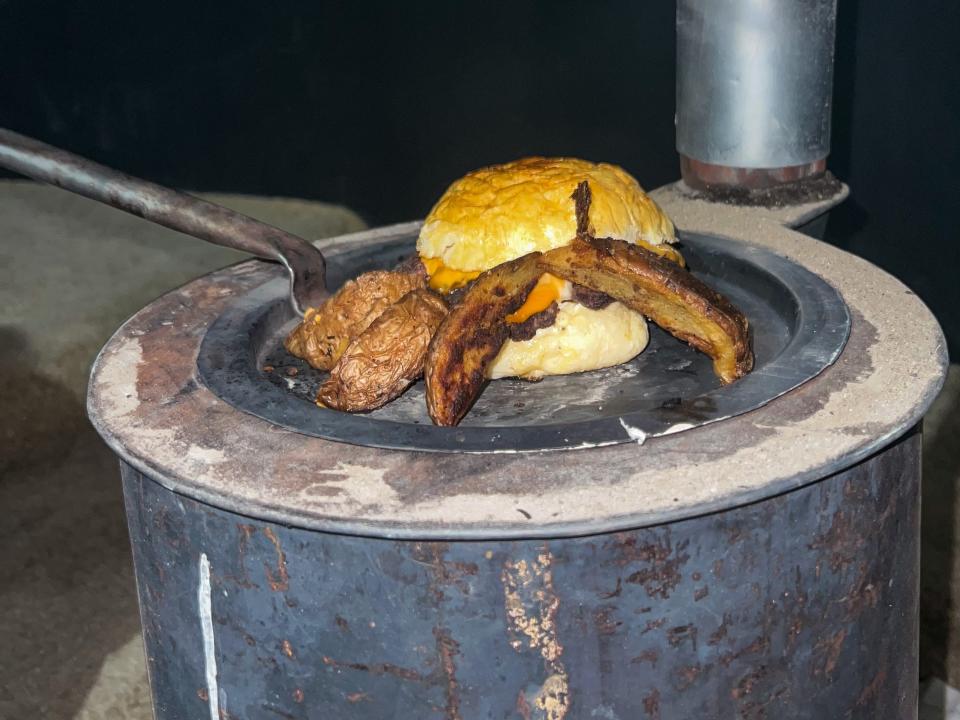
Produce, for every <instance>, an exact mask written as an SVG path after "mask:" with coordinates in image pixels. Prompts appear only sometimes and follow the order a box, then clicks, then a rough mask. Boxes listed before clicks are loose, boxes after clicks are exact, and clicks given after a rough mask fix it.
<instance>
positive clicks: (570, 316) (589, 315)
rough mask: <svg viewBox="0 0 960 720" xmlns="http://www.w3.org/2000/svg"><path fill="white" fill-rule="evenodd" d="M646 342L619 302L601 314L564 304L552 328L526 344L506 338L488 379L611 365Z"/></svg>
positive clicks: (642, 328)
mask: <svg viewBox="0 0 960 720" xmlns="http://www.w3.org/2000/svg"><path fill="white" fill-rule="evenodd" d="M649 340H650V334H649V332H648V331H647V321H646V320H644V318H643V316H642V315H640V314H639V313H636V312H634V311H633V310H630V309H629V308H627V307H626V306H624V305H621V304H620V303H618V302H614V303H611V304H610V305H607V307H605V308H603V309H602V310H591V309H589V308H587V307H584V306H583V305H580V304H579V303H575V302H563V303H560V310H559V312H558V313H557V319H556V321H555V322H554V324H553V325H551V326H550V327H547V328H541V329H540V330H538V331H537V334H536V335H534V336H533V337H532V338H530V339H529V340H523V341H519V342H518V341H515V340H507V342H506V343H504V345H503V348H501V350H500V354H499V355H497V357H496V359H495V360H494V361H493V363H492V364H491V365H490V368H489V370H488V371H487V377H489V378H491V379H496V378H503V377H521V378H525V379H527V380H539V379H540V378H542V377H544V376H545V375H569V374H570V373H576V372H584V371H586V370H597V369H599V368H605V367H611V366H613V365H619V364H620V363H624V362H627V361H628V360H631V359H632V358H634V357H636V356H637V355H639V354H640V352H641V351H642V350H643V349H644V348H645V347H646V346H647V343H648V342H649Z"/></svg>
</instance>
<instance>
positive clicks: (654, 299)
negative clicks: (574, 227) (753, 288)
mask: <svg viewBox="0 0 960 720" xmlns="http://www.w3.org/2000/svg"><path fill="white" fill-rule="evenodd" d="M540 267H541V268H542V269H543V270H544V271H545V272H549V273H552V274H553V275H556V276H557V277H561V278H563V279H565V280H569V281H570V282H574V283H578V284H580V285H584V286H586V287H589V288H591V289H593V290H596V291H598V292H602V293H604V294H606V295H609V296H611V297H613V298H614V299H616V300H619V301H620V302H622V303H623V304H624V305H626V306H627V307H629V308H631V309H633V310H636V311H637V312H639V313H642V314H643V315H646V316H647V317H648V318H650V319H651V320H653V322H655V323H656V324H657V325H659V326H660V327H662V328H663V329H664V330H666V331H667V332H669V333H670V334H671V335H673V336H675V337H677V338H680V339H681V340H684V341H686V342H687V343H689V344H690V345H692V346H693V347H695V348H697V349H698V350H700V351H702V352H705V353H706V354H707V355H709V356H710V357H711V358H713V369H714V372H716V374H717V375H718V376H719V377H720V379H721V381H722V382H724V383H730V382H733V381H734V380H737V379H738V378H740V377H742V376H743V375H745V374H746V373H747V372H749V371H750V369H751V368H752V367H753V353H752V352H751V349H750V334H749V328H748V324H747V319H746V317H744V315H743V313H741V312H740V311H739V310H738V309H737V308H736V307H734V305H733V304H732V303H731V302H730V301H729V300H727V298H725V297H724V296H723V295H721V294H720V293H718V292H716V291H715V290H713V289H712V288H710V287H708V286H707V285H706V284H704V283H703V282H701V281H700V280H698V279H697V278H696V277H694V276H693V275H692V274H691V273H689V272H687V271H686V270H684V269H683V268H681V267H680V266H679V265H677V264H675V263H673V262H671V261H669V260H666V259H664V258H662V257H660V256H659V255H656V254H655V253H652V252H650V251H648V250H646V249H644V248H642V247H639V246H637V245H631V244H630V243H627V242H624V241H623V240H615V239H612V238H600V239H597V238H591V237H589V236H580V237H578V238H576V239H575V240H574V241H573V243H572V244H570V245H568V246H566V247H562V248H557V249H555V250H551V251H550V252H547V253H545V254H544V255H543V256H542V257H541V258H540Z"/></svg>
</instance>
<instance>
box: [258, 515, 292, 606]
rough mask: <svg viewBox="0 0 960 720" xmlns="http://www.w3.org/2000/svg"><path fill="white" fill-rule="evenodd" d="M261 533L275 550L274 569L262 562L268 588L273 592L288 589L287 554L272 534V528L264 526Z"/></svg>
mask: <svg viewBox="0 0 960 720" xmlns="http://www.w3.org/2000/svg"><path fill="white" fill-rule="evenodd" d="M263 534H264V535H266V536H267V540H269V541H270V544H271V545H273V548H274V550H276V552H277V568H276V570H274V569H272V568H271V567H270V566H269V565H268V564H267V563H264V564H263V570H264V572H265V573H266V574H267V582H268V583H270V589H271V590H273V591H274V592H286V591H287V590H289V589H290V576H289V575H287V556H286V554H285V553H284V552H283V549H282V548H281V547H280V541H279V540H278V539H277V536H276V535H274V534H273V530H271V529H270V528H269V527H265V528H264V529H263Z"/></svg>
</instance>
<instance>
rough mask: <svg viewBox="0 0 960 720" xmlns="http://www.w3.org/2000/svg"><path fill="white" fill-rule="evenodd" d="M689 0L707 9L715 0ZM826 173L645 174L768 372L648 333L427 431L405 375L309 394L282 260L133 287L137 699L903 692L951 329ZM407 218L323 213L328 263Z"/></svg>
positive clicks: (682, 699)
mask: <svg viewBox="0 0 960 720" xmlns="http://www.w3.org/2000/svg"><path fill="white" fill-rule="evenodd" d="M820 4H822V3H818V5H820ZM680 5H681V6H682V7H681V9H680V11H679V12H678V18H679V19H681V20H682V19H684V18H688V15H687V14H685V13H689V12H692V11H693V10H695V11H696V12H698V13H700V15H698V17H700V18H701V19H702V20H703V22H705V23H707V24H708V25H709V22H708V21H710V22H712V21H713V20H716V18H713V20H711V17H709V16H710V14H711V13H712V12H732V10H731V7H732V6H733V5H738V3H734V2H724V3H716V4H713V3H710V4H708V3H687V2H682V3H680ZM827 5H829V3H827ZM711 8H712V9H711ZM831 17H832V16H831ZM741 25H742V23H741ZM683 28H684V26H683V23H681V33H682V32H683V31H684V29H683ZM829 32H830V37H831V39H832V25H831V26H830V28H829ZM830 47H831V48H832V44H831V45H830ZM682 59H683V55H682V54H681V60H682ZM680 107H681V109H682V108H683V107H684V102H683V100H682V99H681V102H680ZM682 122H683V121H682V120H681V124H682ZM682 150H683V149H682ZM708 150H709V148H708ZM684 152H694V150H693V149H690V148H687V149H686V150H684ZM822 157H825V153H824V155H823V156H822ZM822 157H821V158H820V159H822ZM694 159H696V160H697V161H698V162H701V163H705V164H706V165H717V163H716V162H715V161H716V160H721V161H724V162H728V165H727V167H730V168H734V169H736V166H735V165H732V164H729V163H730V162H731V161H725V160H723V158H713V157H711V156H710V155H709V152H708V153H707V154H706V155H704V156H701V157H696V158H694ZM817 161H819V160H817ZM720 166H722V164H721V165H720ZM685 167H690V165H689V163H687V164H686V165H685ZM776 167H782V165H777V166H776ZM760 169H763V168H760ZM767 169H769V168H767ZM761 174H766V175H768V176H769V175H770V173H761ZM711 177H714V176H711ZM732 177H734V178H738V177H739V178H741V179H742V175H739V174H738V173H733V175H732ZM694 184H696V183H694ZM758 193H760V194H759V195H758ZM846 193H847V190H846V188H845V187H843V186H841V185H840V184H839V183H836V182H835V181H831V180H830V179H829V178H827V177H826V176H816V174H814V175H813V176H811V177H807V178H805V179H802V180H799V181H797V182H791V183H789V184H787V185H784V184H782V183H781V184H780V185H777V186H774V187H756V186H750V187H748V186H745V185H744V184H741V185H735V184H734V185H723V183H719V184H718V183H716V182H713V183H705V184H701V187H698V188H693V187H691V185H689V184H687V183H684V182H679V183H676V184H673V185H669V186H666V187H663V188H660V189H659V190H657V191H655V192H654V193H653V195H654V197H655V199H656V200H657V202H658V203H659V204H660V205H661V206H662V207H663V208H664V209H665V210H666V212H667V213H668V214H669V215H670V216H671V217H672V218H673V219H674V221H675V223H676V224H677V226H678V227H679V228H680V229H681V230H682V241H683V243H684V252H685V253H687V256H688V258H689V260H690V265H691V267H692V268H693V269H694V271H696V272H698V273H701V274H702V275H703V276H704V277H705V278H706V279H707V280H708V281H709V282H711V283H713V284H716V285H717V287H718V288H720V289H721V290H722V291H724V292H728V293H729V294H730V295H731V296H732V297H733V298H734V299H735V300H736V302H737V303H738V304H740V305H741V307H742V308H743V309H744V310H745V312H746V314H747V315H748V317H749V319H750V321H751V325H752V327H753V328H754V329H755V332H756V336H755V342H756V347H755V349H756V351H757V358H758V363H757V369H756V370H755V371H754V373H753V374H751V375H749V376H748V377H747V378H745V379H744V380H742V381H740V382H738V383H736V384H734V385H732V386H729V387H725V388H721V387H719V386H717V385H716V384H715V380H714V379H713V376H712V373H711V372H710V371H709V364H708V363H707V362H706V360H705V359H704V358H701V357H699V356H697V355H696V354H694V353H692V351H690V350H689V349H687V348H685V347H683V346H682V345H680V344H679V343H676V342H675V341H673V340H671V339H670V338H668V337H666V336H663V335H655V337H654V340H653V343H652V345H651V349H650V350H648V351H647V353H645V354H644V355H642V356H641V357H640V358H639V359H638V360H637V361H635V362H634V363H633V364H630V365H628V366H624V367H622V368H619V369H615V370H611V371H604V372H599V373H590V374H585V375H583V376H577V377H566V378H553V379H550V381H549V382H548V381H544V382H542V383H539V384H535V385H531V384H522V383H512V382H510V381H501V382H497V383H492V384H491V385H490V387H489V388H488V389H487V390H486V391H485V393H484V396H483V399H482V400H481V401H480V402H479V403H478V405H477V407H476V408H475V411H474V412H473V413H471V415H469V416H468V419H467V421H466V422H465V423H464V424H463V426H462V427H459V428H435V427H433V426H431V425H429V423H428V422H427V421H426V415H425V412H424V410H423V408H422V400H421V399H420V398H418V396H417V390H416V389H414V390H413V391H412V392H411V393H409V395H408V397H406V398H404V399H403V400H401V401H400V402H398V403H395V404H394V405H392V406H388V407H387V408H384V409H383V410H381V411H379V412H376V413H372V414H370V415H365V416H348V415H341V414H338V413H333V412H331V411H322V410H320V409H318V408H316V407H315V406H313V404H312V401H311V400H312V399H311V392H312V391H313V389H314V387H315V384H316V382H317V380H318V378H317V376H315V375H314V374H313V373H312V371H310V370H308V369H306V368H305V367H304V366H302V365H298V364H297V363H296V362H295V361H294V359H293V358H290V357H287V356H285V355H284V354H283V353H282V352H281V351H280V350H279V347H278V338H279V337H281V335H282V333H283V331H284V330H285V329H286V328H287V327H288V326H289V323H290V322H291V320H292V316H291V311H290V310H289V309H288V307H287V304H286V303H285V302H284V300H283V292H284V287H285V286H284V280H283V276H282V270H281V269H280V268H278V267H276V266H271V265H268V264H265V263H261V262H258V261H250V262H245V263H242V264H239V265H236V266H233V267H230V268H227V269H225V270H221V271H218V272H215V273H213V274H211V275H208V276H206V277H203V278H200V279H198V280H196V281H194V282H192V283H190V284H188V285H186V286H184V287H182V288H179V289H177V290H175V291H173V292H171V293H169V294H167V295H165V296H163V297H161V298H160V299H158V300H157V301H155V302H154V303H152V304H151V305H149V306H148V307H146V308H144V309H143V310H142V311H140V312H139V313H137V314H136V315H135V316H134V317H132V318H131V319H130V320H129V321H128V322H127V323H126V324H124V326H123V327H122V328H120V330H119V331H118V332H117V333H116V335H115V336H114V337H113V338H112V339H111V340H110V342H109V343H108V344H107V345H106V346H105V347H104V349H103V351H102V352H101V354H100V356H99V358H98V360H97V362H96V364H95V366H94V369H93V373H92V376H91V381H90V393H89V401H88V407H89V413H90V417H91V419H92V421H93V423H94V425H95V426H96V428H97V429H98V431H99V432H100V434H101V435H102V436H103V437H104V439H105V440H106V442H107V443H108V444H109V445H110V446H111V447H112V448H113V450H114V451H115V452H116V453H117V454H118V456H119V457H120V460H121V469H122V477H123V486H124V492H125V497H126V509H127V515H128V521H129V527H130V535H131V539H132V543H133V554H134V563H135V566H136V575H137V584H138V592H139V597H140V605H141V614H142V621H143V632H144V639H145V643H146V649H147V658H148V668H149V675H150V681H151V687H152V692H153V697H154V707H155V714H156V717H157V718H160V719H162V720H167V719H173V718H176V719H182V718H201V717H210V718H212V719H213V720H217V719H218V718H249V719H254V718H319V717H336V718H398V719H400V718H403V719H408V718H417V719H424V720H425V719H428V718H437V719H440V718H445V719H447V720H470V719H473V718H524V719H527V720H529V719H531V718H537V719H541V720H563V719H564V718H566V719H567V720H571V719H573V718H577V719H579V718H604V719H608V720H627V719H630V720H632V719H633V718H644V717H646V718H687V717H697V718H733V717H742V718H764V717H775V716H777V715H780V716H785V717H804V718H806V717H809V718H870V719H874V718H911V717H915V716H916V700H917V697H916V696H917V637H918V634H917V604H918V579H919V578H918V571H919V563H918V559H919V558H918V553H919V504H918V502H919V482H920V427H921V420H922V417H923V414H924V412H925V411H926V409H927V408H928V407H929V405H930V403H931V402H932V400H933V399H934V397H935V395H936V394H937V392H938V390H939V388H940V386H941V384H942V381H943V376H944V372H945V367H946V347H945V342H944V338H943V335H942V333H941V332H940V329H939V326H938V325H937V323H936V321H935V320H934V318H933V316H932V315H931V314H930V312H929V311H928V310H927V308H926V307H925V306H924V305H923V303H922V302H921V301H920V300H919V299H918V298H917V297H916V296H915V295H914V294H913V293H912V292H910V290H909V289H907V288H906V287H905V286H904V285H902V284H901V283H900V282H899V281H897V280H896V279H895V278H893V277H891V276H890V275H888V274H886V273H885V272H883V271H881V270H879V269H878V268H876V267H874V266H872V265H870V264H869V263H867V262H865V261H864V260H861V259H858V258H856V257H854V256H851V255H849V254H847V253H844V252H842V251H840V250H838V249H836V248H833V247H830V246H828V245H826V244H824V243H822V242H819V241H817V240H815V239H813V238H811V237H810V236H808V235H806V234H804V233H802V232H798V231H797V228H808V229H809V228H811V227H816V226H817V224H818V223H819V222H822V219H823V218H824V216H825V213H826V212H827V211H828V210H829V208H830V207H832V206H833V205H835V204H836V203H838V202H840V201H842V200H843V198H844V197H845V196H846ZM417 227H418V226H417V225H416V224H415V223H414V224H406V225H400V226H393V227H389V228H381V229H377V230H373V231H370V232H365V233H360V234H356V235H350V236H344V237H340V238H335V239H333V240H330V241H329V242H328V243H327V245H326V246H325V247H324V251H325V255H326V257H327V260H328V265H329V271H330V274H331V278H337V277H339V278H341V279H342V278H345V277H347V276H349V275H352V274H355V273H356V272H359V271H362V270H365V269H370V268H373V267H378V266H383V265H386V264H388V263H392V262H393V261H395V260H396V259H397V258H398V257H399V256H401V255H403V254H404V253H407V252H409V249H410V244H411V242H412V238H413V237H415V234H416V231H417ZM331 284H332V285H336V280H335V279H332V280H331ZM268 368H269V369H268Z"/></svg>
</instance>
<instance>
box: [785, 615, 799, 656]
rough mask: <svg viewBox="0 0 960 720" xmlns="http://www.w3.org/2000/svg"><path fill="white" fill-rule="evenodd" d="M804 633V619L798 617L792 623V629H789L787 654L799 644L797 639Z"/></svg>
mask: <svg viewBox="0 0 960 720" xmlns="http://www.w3.org/2000/svg"><path fill="white" fill-rule="evenodd" d="M802 631H803V618H802V617H800V616H799V615H798V616H797V617H795V618H794V619H793V622H792V623H790V627H789V628H787V652H790V651H792V650H793V647H794V645H796V644H797V638H798V637H800V633H801V632H802Z"/></svg>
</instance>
